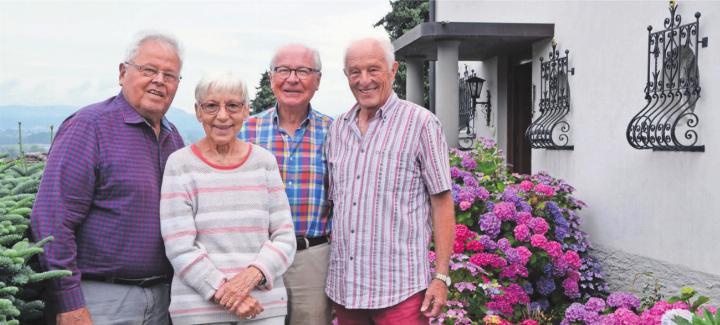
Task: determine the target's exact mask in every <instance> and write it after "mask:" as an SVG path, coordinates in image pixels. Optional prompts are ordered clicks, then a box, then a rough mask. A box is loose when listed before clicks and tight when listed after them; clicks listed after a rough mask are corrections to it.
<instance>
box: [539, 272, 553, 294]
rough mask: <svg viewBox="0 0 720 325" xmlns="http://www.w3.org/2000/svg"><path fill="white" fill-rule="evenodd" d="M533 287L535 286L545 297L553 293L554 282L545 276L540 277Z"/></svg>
mask: <svg viewBox="0 0 720 325" xmlns="http://www.w3.org/2000/svg"><path fill="white" fill-rule="evenodd" d="M535 285H536V286H537V290H538V292H539V293H540V294H541V295H543V296H547V295H549V294H551V293H553V291H555V281H554V280H553V279H552V278H549V277H546V276H542V277H540V279H538V281H537V282H536V283H535Z"/></svg>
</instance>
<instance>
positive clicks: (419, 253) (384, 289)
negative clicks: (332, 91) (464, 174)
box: [326, 94, 451, 309]
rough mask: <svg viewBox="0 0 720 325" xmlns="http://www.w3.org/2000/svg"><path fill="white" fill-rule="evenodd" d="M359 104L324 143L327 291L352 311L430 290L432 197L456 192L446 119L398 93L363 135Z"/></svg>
mask: <svg viewBox="0 0 720 325" xmlns="http://www.w3.org/2000/svg"><path fill="white" fill-rule="evenodd" d="M359 110H360V109H359V107H358V106H355V107H354V108H353V109H351V110H350V111H348V112H346V113H344V114H342V115H341V116H340V117H339V118H338V119H337V120H335V122H334V123H333V124H332V125H331V126H330V130H329V132H328V137H327V140H326V151H327V160H328V170H329V176H330V189H329V197H330V199H331V200H332V201H333V204H334V206H333V209H334V210H333V215H334V217H333V218H334V221H333V227H332V228H333V229H332V233H333V245H332V253H331V256H330V269H329V274H328V280H327V289H326V292H327V294H328V296H329V297H330V299H332V300H333V301H335V302H336V303H338V304H340V305H343V306H345V307H346V308H353V309H357V308H362V309H379V308H384V307H389V306H393V305H396V304H398V303H400V302H402V301H404V300H405V299H407V298H409V297H410V296H412V295H413V294H415V293H417V292H419V291H421V290H424V289H426V288H427V286H428V284H429V282H430V279H431V274H430V263H429V261H428V246H429V244H430V240H431V236H432V219H431V215H432V214H431V207H430V195H432V194H438V193H441V192H444V191H447V190H449V189H450V186H451V180H450V167H449V161H448V148H447V143H446V142H445V137H444V135H443V133H442V127H441V125H440V121H439V120H438V119H437V117H435V115H433V114H432V113H430V112H429V111H428V110H426V109H424V108H422V107H420V106H418V105H415V104H413V103H411V102H408V101H404V100H400V99H398V97H397V95H395V94H392V96H391V97H390V98H389V99H388V100H387V102H386V103H385V104H384V105H383V106H382V107H381V108H380V109H379V110H378V111H377V113H376V114H375V116H374V117H373V119H372V120H371V121H370V123H369V126H368V129H367V132H366V133H365V135H361V133H360V129H359V127H358V124H357V116H358V112H359Z"/></svg>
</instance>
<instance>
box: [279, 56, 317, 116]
mask: <svg viewBox="0 0 720 325" xmlns="http://www.w3.org/2000/svg"><path fill="white" fill-rule="evenodd" d="M273 67H276V68H277V67H286V68H289V69H297V68H301V67H305V68H312V69H316V68H317V67H316V66H315V60H314V59H313V55H312V52H310V51H309V50H308V49H306V48H304V47H302V46H295V45H291V46H287V47H285V48H282V49H280V51H278V53H277V55H276V57H275V61H274V62H273ZM320 76H321V75H320V73H319V72H313V73H311V74H310V75H309V76H308V77H307V78H306V79H304V80H301V79H300V78H298V76H297V74H296V73H295V72H292V73H290V75H289V76H288V77H287V78H283V77H281V76H279V75H278V74H277V73H271V76H270V85H271V88H272V91H273V94H275V98H276V99H277V102H278V105H279V106H280V107H282V108H289V109H303V110H304V109H307V107H308V104H309V103H310V100H311V99H312V98H313V96H314V95H315V91H316V90H318V87H319V86H320Z"/></svg>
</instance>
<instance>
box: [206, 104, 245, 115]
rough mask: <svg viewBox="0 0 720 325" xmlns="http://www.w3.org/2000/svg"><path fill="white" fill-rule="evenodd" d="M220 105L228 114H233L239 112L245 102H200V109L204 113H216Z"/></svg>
mask: <svg viewBox="0 0 720 325" xmlns="http://www.w3.org/2000/svg"><path fill="white" fill-rule="evenodd" d="M222 106H225V110H226V111H227V112H228V114H235V113H240V112H241V111H242V110H243V108H244V107H245V104H244V103H236V102H227V103H225V104H218V103H203V104H200V109H202V111H203V113H205V114H209V115H216V114H217V113H219V112H220V108H221V107H222Z"/></svg>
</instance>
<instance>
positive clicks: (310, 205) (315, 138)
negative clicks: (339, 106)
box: [238, 108, 332, 238]
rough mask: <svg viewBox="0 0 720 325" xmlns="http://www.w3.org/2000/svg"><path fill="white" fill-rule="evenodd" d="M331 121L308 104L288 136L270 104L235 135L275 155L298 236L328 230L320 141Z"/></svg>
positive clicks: (322, 154) (323, 164)
mask: <svg viewBox="0 0 720 325" xmlns="http://www.w3.org/2000/svg"><path fill="white" fill-rule="evenodd" d="M331 123H332V118H331V117H329V116H327V115H324V114H322V113H320V112H318V111H315V110H313V109H312V108H310V112H309V113H308V116H307V118H306V119H305V120H304V121H303V122H302V124H301V125H300V128H298V129H297V130H295V134H294V135H293V136H290V135H289V134H288V133H287V132H285V130H283V129H281V128H280V124H279V121H278V115H277V111H276V109H275V108H270V109H268V110H266V111H263V112H260V113H258V114H256V115H253V116H251V117H250V118H248V119H247V121H245V124H244V125H243V128H242V130H240V134H239V135H238V137H239V138H240V139H241V140H243V141H247V142H250V143H255V144H257V145H259V146H262V147H263V148H265V149H267V150H269V151H270V152H272V153H273V154H274V155H275V158H276V159H277V163H278V166H279V167H280V175H281V176H282V179H283V181H284V182H285V192H286V193H287V196H288V200H289V201H290V210H291V212H292V217H293V222H294V223H295V235H297V236H306V237H309V238H313V237H321V236H325V235H328V234H329V233H330V229H331V225H330V214H331V211H330V204H329V202H328V200H327V174H326V171H327V169H326V168H327V167H326V165H325V154H324V152H323V144H324V143H325V135H326V134H327V130H328V129H329V128H330V124H331Z"/></svg>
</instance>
